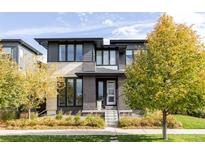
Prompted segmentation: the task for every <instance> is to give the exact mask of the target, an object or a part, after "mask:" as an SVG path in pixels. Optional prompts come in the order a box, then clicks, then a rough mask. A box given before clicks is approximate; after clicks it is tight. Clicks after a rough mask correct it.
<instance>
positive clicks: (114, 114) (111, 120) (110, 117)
mask: <svg viewBox="0 0 205 154" xmlns="http://www.w3.org/2000/svg"><path fill="white" fill-rule="evenodd" d="M105 123H106V125H107V126H108V127H116V126H117V125H118V111H117V110H105Z"/></svg>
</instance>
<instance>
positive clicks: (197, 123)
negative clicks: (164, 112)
mask: <svg viewBox="0 0 205 154" xmlns="http://www.w3.org/2000/svg"><path fill="white" fill-rule="evenodd" d="M174 117H175V118H176V120H177V121H179V122H181V123H182V126H183V128H187V129H197V128H198V129H202V128H205V119H202V118H196V117H191V116H184V115H174Z"/></svg>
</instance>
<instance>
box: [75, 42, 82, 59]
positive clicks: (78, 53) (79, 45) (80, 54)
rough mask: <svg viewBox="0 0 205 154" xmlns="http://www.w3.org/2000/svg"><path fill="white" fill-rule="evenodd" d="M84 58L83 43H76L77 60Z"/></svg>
mask: <svg viewBox="0 0 205 154" xmlns="http://www.w3.org/2000/svg"><path fill="white" fill-rule="evenodd" d="M82 60H83V46H82V45H81V44H78V45H76V61H82Z"/></svg>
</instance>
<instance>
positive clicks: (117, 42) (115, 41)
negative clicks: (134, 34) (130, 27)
mask: <svg viewBox="0 0 205 154" xmlns="http://www.w3.org/2000/svg"><path fill="white" fill-rule="evenodd" d="M127 43H128V44H129V43H147V40H146V39H123V40H121V39H119V40H110V44H127Z"/></svg>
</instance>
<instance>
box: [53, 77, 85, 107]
mask: <svg viewBox="0 0 205 154" xmlns="http://www.w3.org/2000/svg"><path fill="white" fill-rule="evenodd" d="M68 79H72V80H73V85H74V98H73V99H74V100H73V101H74V102H73V105H68V104H67V82H68ZM76 79H81V80H82V104H81V105H76ZM64 81H65V92H64V96H65V98H64V99H65V105H60V103H59V94H58V95H57V107H82V106H83V79H82V78H77V77H73V78H72V77H65V78H64Z"/></svg>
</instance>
